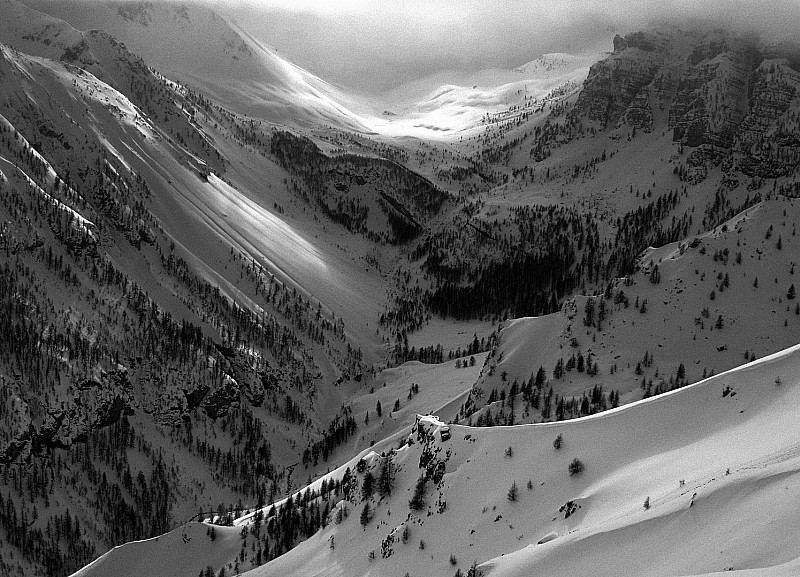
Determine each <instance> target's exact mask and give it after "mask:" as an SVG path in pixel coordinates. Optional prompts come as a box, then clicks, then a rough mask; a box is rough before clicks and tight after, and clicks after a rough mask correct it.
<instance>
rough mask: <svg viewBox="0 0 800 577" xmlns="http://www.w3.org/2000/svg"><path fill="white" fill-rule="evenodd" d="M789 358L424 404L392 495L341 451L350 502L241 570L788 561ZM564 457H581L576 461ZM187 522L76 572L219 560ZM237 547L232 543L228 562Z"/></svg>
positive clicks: (658, 567)
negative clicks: (642, 390) (421, 491)
mask: <svg viewBox="0 0 800 577" xmlns="http://www.w3.org/2000/svg"><path fill="white" fill-rule="evenodd" d="M798 374H800V347H792V348H790V349H787V350H785V351H782V352H779V353H776V354H774V355H771V356H769V357H765V358H763V359H759V360H757V361H755V362H753V363H750V364H748V365H746V366H744V367H740V368H737V369H734V370H732V371H729V372H726V373H722V374H719V375H717V376H715V377H712V378H710V379H707V380H704V381H702V382H700V383H697V384H694V385H691V386H689V387H686V388H683V389H680V390H677V391H674V392H671V393H667V394H664V395H662V396H659V397H655V398H651V399H647V400H644V401H640V402H637V403H634V404H631V405H627V406H625V407H621V408H619V409H616V410H613V411H609V412H606V413H603V414H600V415H595V416H591V417H586V418H582V419H579V420H573V421H568V422H564V423H553V424H545V425H518V426H514V427H495V428H472V427H466V426H461V425H451V426H450V433H451V435H452V436H451V438H450V439H449V440H443V439H442V438H441V432H442V429H443V427H444V425H443V423H442V422H441V421H438V420H436V418H435V417H424V418H423V419H422V420H421V421H420V422H419V424H418V425H417V426H416V427H415V430H414V431H413V433H412V435H411V436H410V439H413V440H414V441H416V442H414V443H412V444H406V445H404V446H403V447H401V448H399V449H397V450H395V451H393V452H391V454H392V457H391V461H392V463H393V466H394V482H393V488H392V490H391V494H390V495H387V496H385V497H383V498H379V497H378V495H375V496H372V497H367V498H363V497H362V496H361V493H360V491H359V488H360V485H361V483H362V482H363V478H364V476H365V475H366V474H367V472H369V471H371V472H372V473H373V474H374V475H375V476H376V478H377V477H378V476H379V470H380V469H381V467H382V463H383V461H384V459H382V457H381V456H380V455H379V454H377V453H370V454H367V455H364V459H365V463H366V467H365V468H364V472H359V473H355V466H354V465H355V460H353V461H351V462H350V463H348V464H349V465H350V467H351V468H352V469H351V473H353V475H352V476H353V478H355V479H356V481H354V485H353V490H352V491H350V497H349V501H340V499H341V498H342V496H341V495H339V496H337V495H336V494H330V501H329V505H330V506H331V507H332V509H333V510H332V511H331V518H333V517H335V516H336V510H338V509H340V508H342V507H343V506H344V507H347V508H349V509H350V515H349V516H347V517H346V518H344V519H342V520H340V521H339V522H338V523H336V522H331V523H330V524H328V526H327V527H326V528H324V529H322V530H321V531H320V532H318V533H317V534H316V535H314V536H313V537H311V538H309V539H308V540H306V541H304V542H303V543H301V544H300V545H298V546H297V547H296V548H295V549H293V550H292V551H290V552H288V553H287V554H285V555H283V556H282V557H280V558H278V559H276V560H274V561H272V562H270V563H268V564H266V565H264V566H262V567H258V568H255V569H253V570H252V571H251V572H250V573H247V574H248V575H253V576H256V575H274V574H281V575H368V574H382V575H383V574H397V573H398V572H399V573H400V574H402V573H404V572H408V574H409V575H430V574H436V575H446V574H450V573H453V572H455V571H456V568H457V567H458V568H460V569H461V570H462V571H463V572H464V573H466V571H467V569H468V568H469V567H470V565H472V563H473V562H476V563H477V567H478V571H479V574H480V575H530V574H538V573H546V574H548V575H562V574H563V575H619V574H635V575H702V574H709V573H715V572H718V571H726V570H733V571H734V573H735V574H736V572H737V571H740V572H741V574H742V575H751V574H752V573H750V572H748V571H747V570H750V569H759V570H760V572H757V573H755V574H775V575H791V574H793V571H794V570H795V569H796V568H797V566H798V558H797V551H796V549H795V547H794V543H795V540H794V535H796V532H797V530H798V520H797V516H796V514H795V511H794V508H793V507H792V506H791V502H792V495H794V494H796V492H797V491H798V490H800V476H799V475H798V473H799V472H800V449H798V447H800V433H798V430H797V428H796V427H794V426H792V423H793V422H795V421H796V420H797V418H798V417H800V413H798V411H799V410H800V409H798V407H800V379H798V378H797V375H798ZM420 431H424V432H420ZM559 435H560V436H561V439H562V444H561V447H560V448H559V449H555V448H554V445H553V441H554V440H555V439H556V437H558V436H559ZM376 451H383V452H384V454H388V453H387V451H388V447H386V446H385V444H383V443H382V444H380V445H377V446H376ZM574 459H578V460H580V461H581V463H582V464H583V468H582V471H580V472H577V473H575V474H573V475H571V474H570V472H569V471H568V466H569V465H570V463H571V462H572V461H573V460H574ZM421 463H424V464H425V465H424V466H422V467H421ZM341 474H343V471H342V470H341V469H339V470H337V471H335V472H333V473H331V477H329V479H332V478H335V477H336V476H337V475H341ZM420 475H424V476H425V477H426V478H427V482H426V483H425V487H426V491H425V497H424V501H425V504H424V506H422V507H421V508H420V509H419V510H411V509H409V500H410V499H411V498H412V496H413V494H414V487H415V484H416V482H417V479H418V477H419V476H420ZM434 478H435V480H434ZM514 484H515V487H516V491H515V494H514V498H513V500H512V499H511V498H510V496H509V492H510V491H511V490H512V486H514ZM319 487H320V485H319V482H318V483H316V484H315V486H314V489H315V490H317V491H318V490H319ZM365 503H369V505H370V509H371V510H372V511H373V516H372V518H371V519H370V520H369V521H367V522H366V524H365V526H364V527H363V528H362V526H361V525H360V524H359V518H358V517H359V515H358V513H359V512H360V511H361V510H362V509H363V506H364V504H365ZM645 503H646V504H645ZM320 504H322V503H320ZM279 514H280V513H279ZM248 518H249V519H250V520H251V521H252V514H251V515H249V516H248ZM270 519H271V517H268V518H267V519H266V520H265V521H264V523H263V525H262V526H261V528H260V532H259V535H260V537H256V535H255V533H254V529H253V527H254V526H253V525H252V524H241V523H237V527H236V528H237V530H238V529H241V528H244V529H245V530H246V531H249V533H247V534H246V537H245V536H243V537H239V540H240V543H241V549H240V551H244V553H243V558H242V556H239V557H238V571H244V570H246V569H247V568H248V567H249V566H250V562H251V560H252V558H253V548H254V547H261V546H263V539H264V538H265V536H266V535H267V534H268V533H269V528H268V527H269V523H270ZM406 527H408V533H407V534H406V537H405V538H404V537H403V534H404V531H405V529H406ZM192 531H193V535H192V539H191V540H190V541H189V542H188V543H181V542H180V541H178V537H177V535H178V533H177V532H176V533H175V534H173V535H172V536H166V537H162V540H164V539H166V541H164V544H160V543H158V542H156V541H153V540H151V541H148V542H146V544H147V545H145V544H142V543H139V544H133V545H126V546H125V547H121V548H119V549H116V550H114V551H112V552H110V553H108V554H107V555H106V556H105V557H104V558H103V559H101V560H100V561H98V562H97V564H96V565H95V566H89V567H87V568H86V569H84V570H83V571H82V572H81V573H79V575H81V576H82V577H86V576H89V575H103V574H108V573H103V572H102V571H101V570H100V569H101V568H102V567H109V568H110V567H114V568H115V571H117V570H119V571H121V572H120V573H115V574H118V575H129V574H130V575H133V574H141V573H136V571H141V570H142V569H144V568H145V565H147V566H150V567H163V568H167V569H166V572H165V573H164V574H175V575H182V574H185V575H193V574H194V573H196V571H194V573H193V572H192V571H190V570H188V567H187V571H185V572H182V573H181V572H177V571H175V570H174V568H175V567H176V566H179V565H180V563H181V561H180V559H188V558H193V557H195V556H196V560H197V561H199V562H201V563H202V562H207V563H209V564H211V565H212V569H213V570H214V571H215V572H216V571H218V570H219V569H220V568H221V567H222V565H218V564H217V565H215V564H213V563H212V561H214V560H218V558H215V557H214V555H216V552H218V551H219V549H220V547H221V545H217V544H216V543H212V542H211V541H210V540H209V538H208V537H207V536H204V535H203V530H202V528H197V527H193V528H192ZM225 534H226V535H227V533H225ZM242 535H245V532H242ZM226 538H227V537H226ZM172 543H174V544H172ZM168 544H169V545H168ZM226 546H227V545H226ZM127 548H130V549H129V551H133V549H134V548H135V549H136V551H137V554H138V557H139V559H140V561H138V562H136V563H131V564H130V565H128V564H127V563H126V562H122V560H123V559H130V557H129V553H128V552H126V549H127ZM371 554H374V558H373V557H372V555H371ZM451 559H453V560H451ZM142 563H144V565H143V564H142ZM193 563H194V564H195V565H196V564H198V563H196V562H194V561H193ZM233 563H234V560H233V558H230V559H229V561H228V563H227V564H225V565H224V567H225V568H226V571H228V572H230V571H231V570H234V564H233ZM93 567H94V569H93ZM192 569H194V566H192ZM770 571H774V573H773V572H770Z"/></svg>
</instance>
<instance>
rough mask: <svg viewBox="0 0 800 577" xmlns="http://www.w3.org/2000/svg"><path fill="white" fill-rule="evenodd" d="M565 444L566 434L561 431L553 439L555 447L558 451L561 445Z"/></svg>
mask: <svg viewBox="0 0 800 577" xmlns="http://www.w3.org/2000/svg"><path fill="white" fill-rule="evenodd" d="M563 444H564V436H563V435H562V434H561V433H559V434H558V437H556V438H555V440H554V441H553V448H554V449H555V450H556V451H558V450H559V449H560V448H561V445H563Z"/></svg>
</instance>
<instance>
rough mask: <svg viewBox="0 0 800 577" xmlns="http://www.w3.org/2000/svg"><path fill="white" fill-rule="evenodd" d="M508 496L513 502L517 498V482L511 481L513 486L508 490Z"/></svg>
mask: <svg viewBox="0 0 800 577" xmlns="http://www.w3.org/2000/svg"><path fill="white" fill-rule="evenodd" d="M506 498H507V499H508V500H509V501H511V502H512V503H513V502H514V501H516V500H517V482H516V481H514V482H513V483H511V488H509V490H508V495H507V496H506Z"/></svg>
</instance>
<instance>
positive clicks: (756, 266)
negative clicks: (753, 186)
mask: <svg viewBox="0 0 800 577" xmlns="http://www.w3.org/2000/svg"><path fill="white" fill-rule="evenodd" d="M798 221H800V201H798V199H792V198H786V197H784V196H775V197H771V198H770V199H768V200H764V201H762V202H761V203H759V204H757V205H755V206H753V207H751V208H749V209H747V210H745V211H743V212H742V213H741V214H739V215H737V216H735V217H734V218H732V219H730V220H729V221H727V222H725V223H723V224H721V225H719V226H718V227H716V228H715V229H713V230H712V231H710V232H708V233H704V234H700V235H696V236H692V237H690V238H688V239H686V240H683V241H679V242H674V243H669V244H667V245H665V246H662V247H660V248H657V249H653V248H651V249H649V250H648V251H646V252H645V253H644V254H643V255H642V256H641V257H640V259H639V270H638V271H637V272H636V273H634V274H633V275H631V276H630V277H628V279H627V280H624V281H623V280H618V281H615V282H613V283H611V284H610V286H609V289H608V290H607V291H605V292H604V294H603V293H601V294H598V295H594V296H589V297H585V296H577V297H575V298H574V299H571V300H569V301H567V302H566V303H565V304H564V306H563V307H562V310H561V311H559V312H557V313H552V314H550V315H546V316H542V317H534V318H525V319H514V320H511V321H509V322H508V324H507V325H506V327H505V328H504V329H503V330H502V331H500V334H499V344H498V347H497V349H496V350H495V351H494V353H493V355H492V357H490V359H489V360H488V362H487V366H486V367H485V368H484V371H483V373H482V376H481V378H480V379H479V381H478V383H477V384H476V388H475V391H474V392H473V399H474V400H476V401H477V404H478V406H483V405H484V404H485V403H486V401H487V400H488V396H489V393H490V392H491V391H492V390H493V389H495V390H496V391H497V392H498V393H500V392H502V393H504V394H507V393H508V392H509V391H510V388H511V386H512V385H513V384H514V383H516V384H517V387H518V388H519V387H521V386H522V384H523V382H524V381H527V380H533V379H534V377H535V375H536V374H537V371H538V370H539V368H540V367H543V368H544V370H545V373H546V376H547V378H548V379H551V380H550V382H549V385H548V388H549V386H552V388H553V391H554V393H555V394H557V395H558V396H561V397H565V398H566V399H567V400H569V399H570V398H572V397H576V398H577V400H578V401H579V402H580V400H581V397H582V396H583V395H585V394H588V395H591V389H592V388H594V387H598V386H600V387H603V389H604V391H605V393H606V394H608V393H610V392H611V390H616V391H619V393H620V394H621V401H620V402H622V403H626V402H631V401H633V400H636V399H640V398H642V397H643V396H644V395H647V394H656V393H657V392H660V391H664V390H669V389H670V388H672V387H674V386H677V384H678V382H679V381H681V382H686V381H688V382H695V381H697V380H699V379H701V378H704V377H705V376H706V375H710V374H713V373H719V372H721V371H724V370H728V369H730V368H732V367H735V366H737V365H740V364H742V363H743V362H746V361H747V360H749V359H751V358H752V359H755V358H758V357H762V356H764V355H767V354H771V353H773V352H775V351H778V350H782V349H784V348H786V347H789V346H791V345H793V344H796V343H798V342H800V314H798V313H800V309H798V301H797V299H796V297H792V298H788V297H787V295H788V294H789V293H790V292H791V287H792V286H800V283H798V277H797V274H796V272H795V268H796V266H797V264H798V247H797V242H798V241H797V236H796V234H795V233H796V224H795V223H796V222H798ZM656 267H657V271H656V272H655V273H654V272H653V271H654V270H655V269H656ZM798 272H800V271H798ZM654 281H658V282H654ZM590 310H591V313H589V312H588V311H590ZM577 357H582V358H581V362H580V365H577V364H572V365H570V362H569V361H570V359H571V358H572V359H573V363H576V362H577V361H576V360H575V359H577ZM584 358H585V359H586V360H587V363H588V362H591V363H596V364H597V367H598V370H597V374H594V375H590V374H589V373H588V372H587V370H586V368H585V366H584V362H583V361H584ZM559 361H561V362H562V363H564V365H565V366H566V370H565V371H564V373H563V376H562V377H561V378H558V379H553V378H552V377H553V371H554V369H555V367H556V365H557V363H558V362H559ZM680 365H683V367H684V369H683V371H682V372H683V374H682V376H681V377H680V378H678V369H679V367H680ZM578 367H580V370H578ZM609 406H610V405H609ZM525 407H527V408H525ZM499 408H500V403H499V402H498V403H495V405H494V406H493V411H494V413H497V412H498V410H499ZM516 410H517V413H516V418H517V420H519V419H520V418H521V414H522V413H523V412H524V413H526V414H527V415H528V417H529V418H530V419H536V420H540V419H541V418H542V416H541V414H540V411H539V407H538V406H537V407H536V408H532V407H531V406H530V404H526V403H525V402H524V401H520V400H518V401H517V406H516ZM505 412H506V413H508V407H506V408H505Z"/></svg>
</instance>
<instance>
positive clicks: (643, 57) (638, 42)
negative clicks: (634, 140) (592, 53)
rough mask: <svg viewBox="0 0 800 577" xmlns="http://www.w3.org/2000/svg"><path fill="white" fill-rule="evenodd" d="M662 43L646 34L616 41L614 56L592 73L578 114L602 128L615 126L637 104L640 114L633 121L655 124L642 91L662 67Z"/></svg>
mask: <svg viewBox="0 0 800 577" xmlns="http://www.w3.org/2000/svg"><path fill="white" fill-rule="evenodd" d="M631 36H635V38H633V39H632V38H631ZM661 42H662V40H661V39H660V38H658V37H655V36H653V37H650V36H649V35H646V34H637V35H629V36H628V37H626V38H625V39H619V37H617V38H615V39H614V54H612V55H611V56H609V57H608V58H606V59H605V60H601V61H600V62H597V63H596V64H594V65H593V66H592V68H591V69H590V70H589V76H588V77H587V78H586V81H585V82H584V85H583V92H582V93H581V96H580V98H579V99H578V103H577V104H576V109H575V110H576V112H575V114H577V115H585V116H587V117H588V119H589V120H592V121H596V122H598V123H600V124H601V125H602V126H603V127H607V126H613V125H615V124H616V123H617V122H618V121H619V120H620V119H621V118H622V117H623V115H625V114H626V111H628V109H629V108H630V107H631V104H632V103H634V101H636V104H635V108H637V109H639V112H634V113H631V118H632V119H633V121H634V122H635V123H640V124H641V123H643V122H644V123H647V122H652V120H649V121H648V120H647V119H648V116H650V117H651V116H652V115H648V113H647V112H646V111H647V109H648V108H649V104H648V98H647V95H646V92H645V93H643V90H644V89H645V88H646V87H647V86H648V85H649V84H650V83H652V82H653V79H654V77H655V75H656V73H657V72H658V71H659V69H660V67H661V65H662V64H663V60H664V54H663V52H661V51H655V47H656V46H658V45H660V44H661ZM643 48H644V49H643ZM637 97H638V98H637Z"/></svg>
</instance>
